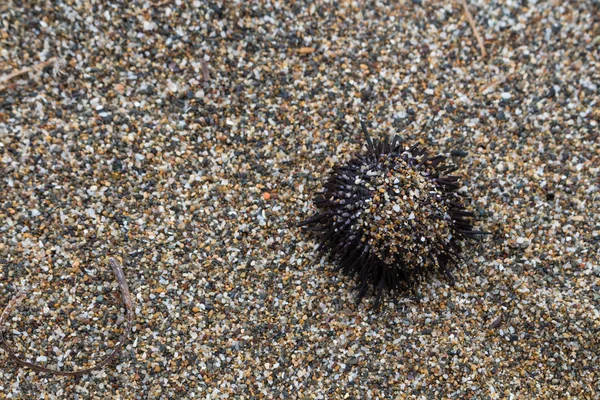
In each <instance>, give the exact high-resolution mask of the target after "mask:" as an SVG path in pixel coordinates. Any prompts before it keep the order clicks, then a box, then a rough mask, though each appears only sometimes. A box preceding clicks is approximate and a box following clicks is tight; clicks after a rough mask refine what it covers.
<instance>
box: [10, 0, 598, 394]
mask: <svg viewBox="0 0 600 400" xmlns="http://www.w3.org/2000/svg"><path fill="white" fill-rule="evenodd" d="M468 10H469V13H467V12H466V11H465V8H464V3H463V2H462V1H454V2H442V1H428V0H412V1H406V0H404V1H402V0H400V1H365V2H362V1H354V2H348V1H341V2H337V1H305V2H304V1H289V2H287V1H268V2H267V1H261V2H254V1H217V2H215V1H204V0H194V1H181V0H172V1H169V0H166V1H160V0H156V1H153V2H151V1H123V0H55V1H42V0H31V1H30V0H27V1H24V0H3V1H2V2H0V265H1V269H0V307H4V306H5V305H6V304H8V302H9V301H10V299H12V298H13V297H14V296H15V295H16V294H17V293H18V292H19V291H20V290H24V289H26V290H28V294H27V296H26V298H25V299H24V300H23V302H22V304H21V305H19V306H18V307H17V309H16V310H14V311H13V312H12V313H11V315H10V316H9V318H8V319H7V321H6V322H5V323H4V325H3V326H2V329H3V331H4V335H5V337H6V340H7V343H8V344H9V345H10V346H11V348H12V349H13V350H14V351H15V352H17V353H18V354H19V355H20V356H21V357H23V358H25V359H27V360H29V361H32V362H36V363H38V364H40V365H44V366H46V367H51V368H58V369H62V370H74V369H75V370H77V369H81V368H85V367H91V366H93V365H95V363H96V362H97V361H99V360H101V359H102V358H103V357H104V356H106V355H108V354H109V353H110V352H111V349H113V348H114V347H115V346H116V345H117V341H118V338H119V336H120V334H121V333H122V332H123V330H124V329H125V327H126V322H125V321H126V318H125V308H124V306H123V302H122V299H121V296H120V292H119V287H118V285H117V283H116V281H115V278H114V276H113V274H112V270H111V266H110V265H109V262H108V259H109V258H110V257H114V258H116V259H118V260H119V261H120V262H121V263H122V265H123V269H124V272H125V275H126V278H127V281H128V283H129V287H130V290H131V293H132V296H133V301H134V303H135V309H136V310H135V311H136V314H137V315H136V320H135V323H134V327H133V331H132V333H131V336H130V339H129V340H128V341H127V343H126V344H125V348H124V349H123V351H122V352H121V354H119V356H118V357H117V358H116V360H114V361H113V362H112V363H110V364H109V365H107V366H105V367H103V368H101V369H99V370H97V371H96V372H93V373H91V374H88V375H84V376H81V377H77V378H72V377H59V376H53V375H49V374H44V373H39V372H35V371H31V370H29V369H26V368H21V367H19V366H18V365H17V364H16V363H14V362H13V361H10V360H9V359H8V357H7V354H6V352H5V351H4V350H0V398H10V399H34V398H42V399H183V398H202V399H445V398H449V399H558V398H561V399H597V398H598V397H599V396H600V367H599V365H600V348H599V346H600V266H599V261H598V259H599V257H600V256H599V247H600V212H599V211H598V210H599V209H600V139H599V136H600V127H599V123H600V91H599V87H600V3H599V2H598V1H597V0H594V1H592V0H582V1H564V2H563V1H541V0H540V1H533V0H529V1H528V0H522V1H516V0H502V1H486V0H469V1H468ZM469 14H470V15H469ZM470 17H472V21H471V20H470ZM473 26H475V27H476V28H475V30H473ZM361 118H364V119H365V120H366V121H367V123H368V125H369V129H370V132H371V135H372V136H373V137H374V138H382V137H384V136H385V135H394V134H397V135H399V136H400V137H401V138H402V140H403V141H404V142H405V143H406V144H407V145H409V144H412V143H415V142H420V143H421V144H422V145H423V146H426V147H427V148H428V149H429V151H430V152H431V153H440V154H445V155H447V156H448V157H449V159H450V161H451V162H453V163H455V164H457V165H458V166H459V170H458V174H459V175H460V176H461V177H462V186H463V187H462V188H461V190H462V191H466V192H467V193H468V194H469V196H470V198H471V202H470V204H469V206H470V208H471V209H472V210H474V211H475V212H476V214H477V215H478V216H479V217H480V219H481V222H480V223H479V224H478V226H479V227H480V228H481V229H483V230H487V231H489V232H491V233H492V235H491V236H490V237H489V238H488V239H486V240H484V241H482V242H480V243H477V242H474V243H465V244H464V248H465V252H464V262H463V263H462V264H461V265H460V266H458V267H457V269H456V270H455V272H454V275H455V277H456V284H455V285H454V286H452V285H450V283H449V282H448V279H446V278H445V277H443V276H437V275H436V276H433V277H431V278H428V279H427V280H425V281H424V282H423V283H422V284H420V285H419V286H418V287H417V288H416V290H415V291H414V292H410V293H406V294H405V295H400V296H398V297H397V298H396V301H392V299H391V298H389V297H388V298H386V299H385V301H384V302H383V305H382V309H381V310H380V311H379V312H376V311H374V310H373V308H372V306H373V302H374V299H373V297H372V296H371V295H369V294H367V297H366V298H365V300H364V301H363V302H362V304H361V305H359V306H356V305H355V302H354V300H355V295H356V291H355V286H356V281H355V279H354V278H353V277H350V276H345V275H343V274H341V273H339V272H335V271H334V268H335V263H334V262H332V261H331V260H330V259H328V258H327V257H326V256H325V255H324V254H322V253H321V252H319V251H318V250H317V245H318V240H317V239H316V238H315V237H314V236H311V235H310V234H308V233H306V232H304V231H302V230H301V229H298V228H296V227H295V225H296V224H297V223H298V222H300V221H301V220H303V219H305V218H306V217H308V216H310V215H311V214H312V213H313V212H314V211H315V206H314V204H313V202H312V200H313V197H314V193H315V192H316V191H317V190H319V188H320V187H321V186H322V184H323V182H324V180H325V179H326V177H327V175H328V174H329V172H330V171H331V169H332V167H333V166H334V165H336V164H339V163H343V162H344V161H347V160H349V159H350V157H351V156H352V155H353V154H355V153H357V152H362V151H364V150H365V141H364V139H363V138H362V136H361V133H360V130H359V121H360V119H361Z"/></svg>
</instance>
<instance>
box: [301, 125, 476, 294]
mask: <svg viewBox="0 0 600 400" xmlns="http://www.w3.org/2000/svg"><path fill="white" fill-rule="evenodd" d="M361 124H362V130H363V133H364V135H365V139H366V142H367V152H366V153H364V154H358V155H356V156H355V157H354V158H353V159H352V160H350V162H349V163H348V164H346V165H343V166H336V167H334V168H333V171H332V172H331V174H330V176H329V179H328V180H327V182H326V183H325V185H324V187H323V190H322V191H321V192H320V193H318V194H317V196H316V197H315V199H314V204H315V206H316V207H317V209H318V211H317V213H315V214H314V215H313V216H312V217H310V218H308V219H307V220H305V221H303V222H302V223H300V224H299V226H305V227H306V228H307V229H310V230H312V231H314V232H316V233H317V234H318V235H319V236H320V238H321V248H323V249H325V250H327V251H329V254H330V255H331V256H332V257H333V258H334V259H335V260H336V261H337V262H338V264H339V268H340V269H342V270H343V271H344V272H345V273H347V274H350V275H355V276H357V277H358V280H359V285H358V299H357V300H358V302H360V300H361V299H362V298H363V297H364V296H365V294H366V292H367V290H368V288H369V287H372V288H373V289H374V291H375V294H376V296H377V297H376V305H377V304H378V303H379V301H380V299H381V295H382V293H383V292H386V291H393V292H394V293H398V292H400V291H401V290H403V289H406V288H408V287H411V286H412V285H414V284H415V283H416V282H418V281H420V280H421V279H422V277H424V276H425V275H427V274H429V273H431V272H436V271H439V272H442V273H444V274H445V275H447V276H448V277H449V278H450V279H451V281H452V282H453V281H454V278H453V277H452V273H451V269H450V268H451V266H452V265H454V264H456V263H457V262H458V259H459V255H460V251H461V246H460V241H461V239H465V238H468V239H471V238H476V237H478V236H479V235H482V234H485V232H480V231H476V230H474V229H473V219H474V214H473V213H472V212H470V211H468V210H467V209H466V206H465V199H464V195H463V194H461V193H459V192H458V189H459V187H460V186H459V177H458V176H453V175H450V174H451V173H452V172H453V171H454V170H455V167H452V166H449V165H447V164H445V163H444V161H445V157H444V156H442V155H437V156H433V157H430V156H429V155H428V154H427V151H426V150H425V149H424V148H423V147H422V146H421V145H419V144H415V145H413V146H412V147H409V148H404V147H403V146H402V145H401V142H400V139H399V138H398V137H397V136H394V137H393V138H392V139H391V140H390V139H389V137H386V138H385V139H383V140H381V141H378V142H373V141H372V140H371V138H370V136H369V133H368V132H367V129H366V126H365V124H364V122H361Z"/></svg>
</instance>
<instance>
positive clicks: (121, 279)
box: [0, 258, 135, 376]
mask: <svg viewBox="0 0 600 400" xmlns="http://www.w3.org/2000/svg"><path fill="white" fill-rule="evenodd" d="M108 261H109V262H110V266H111V267H112V270H113V272H114V274H115V277H116V278H117V282H118V283H119V288H120V289H121V296H122V297H123V303H124V304H125V309H126V310H127V327H126V328H125V330H124V331H123V333H122V334H121V336H120V337H119V341H118V342H117V345H116V346H115V349H114V350H113V352H112V353H110V355H108V357H106V358H105V359H103V360H102V361H100V362H99V363H98V364H96V365H95V366H93V367H91V368H86V369H82V370H79V371H59V370H56V369H49V368H45V367H42V366H41V365H37V364H33V363H30V362H28V361H25V360H22V359H20V358H19V357H17V355H16V354H15V353H14V352H13V351H12V349H11V348H10V347H9V346H8V344H7V343H6V341H5V339H4V333H3V329H2V327H3V325H4V321H5V320H6V319H7V318H8V316H9V315H10V313H11V312H12V311H13V310H14V309H15V307H17V306H18V305H19V304H20V303H21V301H22V300H23V299H24V298H25V295H26V294H27V293H26V292H25V291H22V292H19V293H18V294H17V295H16V296H15V297H14V298H13V299H12V300H11V301H10V302H9V303H8V305H7V306H6V308H5V309H4V311H3V312H2V315H1V316H0V345H1V346H2V348H3V349H4V350H5V351H6V353H7V354H8V357H9V358H10V359H11V360H13V361H14V362H16V363H17V364H19V365H21V366H23V367H27V368H31V369H33V370H34V371H38V372H47V373H49V374H54V375H61V376H79V375H85V374H89V373H90V372H92V371H95V370H97V369H99V368H102V367H103V366H105V365H106V364H108V363H109V362H111V361H112V360H113V359H114V358H115V357H116V356H117V355H118V354H119V353H120V352H121V349H122V348H123V344H124V343H125V342H126V341H127V339H128V338H129V333H130V332H131V328H132V326H133V320H134V318H135V311H134V307H133V302H132V300H131V293H130V292H129V286H127V281H126V280H125V274H124V273H123V268H122V267H121V265H120V264H119V263H118V262H117V261H116V260H115V259H114V258H111V259H109V260H108Z"/></svg>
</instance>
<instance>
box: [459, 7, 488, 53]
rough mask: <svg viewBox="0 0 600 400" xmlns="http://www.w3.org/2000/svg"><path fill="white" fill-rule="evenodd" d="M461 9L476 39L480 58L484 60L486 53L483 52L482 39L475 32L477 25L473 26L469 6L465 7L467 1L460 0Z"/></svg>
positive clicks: (473, 21)
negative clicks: (463, 10)
mask: <svg viewBox="0 0 600 400" xmlns="http://www.w3.org/2000/svg"><path fill="white" fill-rule="evenodd" d="M460 3H461V4H462V6H463V8H464V9H465V14H466V15H467V20H468V21H469V25H470V26H471V30H472V31H473V35H475V38H476V39H477V43H479V50H480V51H481V58H485V56H486V55H487V53H486V52H485V46H484V44H483V38H482V37H481V35H480V34H479V31H478V30H477V25H475V20H474V19H473V15H472V14H471V11H469V6H468V5H467V0H460Z"/></svg>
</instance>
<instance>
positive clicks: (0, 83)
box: [0, 57, 58, 90]
mask: <svg viewBox="0 0 600 400" xmlns="http://www.w3.org/2000/svg"><path fill="white" fill-rule="evenodd" d="M57 61H58V59H57V58H56V57H52V58H50V59H48V60H46V61H44V62H43V63H39V64H35V65H33V66H31V67H25V68H23V69H20V70H18V71H15V72H12V73H10V74H8V75H4V76H0V90H4V89H5V88H6V85H4V83H5V82H8V81H10V80H11V79H13V78H16V77H17V76H20V75H23V74H26V73H28V72H34V71H39V70H41V69H44V68H46V67H47V66H48V65H51V64H54V63H56V62H57Z"/></svg>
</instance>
